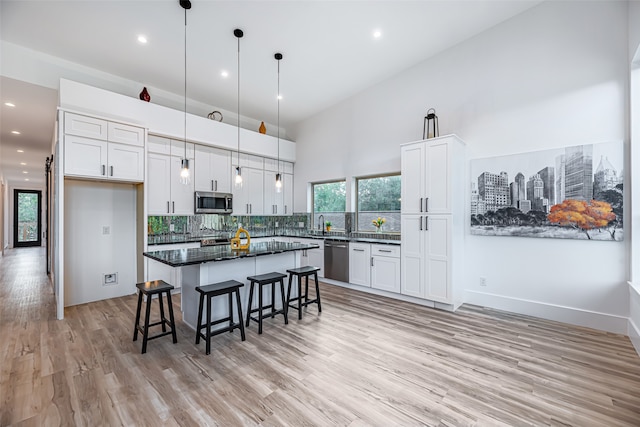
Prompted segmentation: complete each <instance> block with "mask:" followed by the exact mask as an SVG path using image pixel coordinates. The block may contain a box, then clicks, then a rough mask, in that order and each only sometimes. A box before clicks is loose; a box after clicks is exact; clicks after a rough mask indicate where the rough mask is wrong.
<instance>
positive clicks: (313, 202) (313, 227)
mask: <svg viewBox="0 0 640 427" xmlns="http://www.w3.org/2000/svg"><path fill="white" fill-rule="evenodd" d="M334 183H342V184H344V189H345V194H344V211H342V212H341V213H342V215H344V214H346V213H347V197H348V194H347V179H346V178H338V179H329V180H326V181H316V182H312V183H311V230H316V228H317V227H318V225H319V224H316V210H315V208H316V197H315V195H316V186H317V185H324V184H334ZM336 213H338V212H336ZM326 221H327V219H325V222H326ZM331 227H332V229H334V230H341V231H345V229H344V228H337V227H335V226H333V225H332V226H331ZM322 228H324V224H323V225H322Z"/></svg>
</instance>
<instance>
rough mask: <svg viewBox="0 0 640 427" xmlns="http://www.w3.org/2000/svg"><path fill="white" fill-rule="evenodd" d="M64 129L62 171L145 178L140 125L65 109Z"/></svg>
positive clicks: (123, 178)
mask: <svg viewBox="0 0 640 427" xmlns="http://www.w3.org/2000/svg"><path fill="white" fill-rule="evenodd" d="M64 130H65V136H64V153H65V155H64V160H65V166H64V170H65V175H67V176H77V177H83V178H93V179H105V180H119V181H128V182H142V181H144V139H145V131H144V129H143V128H140V127H136V126H131V125H126V124H123V123H116V122H110V121H107V120H102V119H98V118H95V117H89V116H83V115H79V114H74V113H68V112H67V113H65V115H64Z"/></svg>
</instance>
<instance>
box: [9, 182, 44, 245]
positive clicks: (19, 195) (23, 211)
mask: <svg viewBox="0 0 640 427" xmlns="http://www.w3.org/2000/svg"><path fill="white" fill-rule="evenodd" d="M13 202H14V203H13V246H14V247H22V246H40V245H41V243H42V241H41V232H40V230H41V227H42V224H41V217H42V215H41V202H42V192H41V191H39V190H14V198H13Z"/></svg>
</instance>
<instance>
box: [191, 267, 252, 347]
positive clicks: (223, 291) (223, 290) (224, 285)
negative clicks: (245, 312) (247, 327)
mask: <svg viewBox="0 0 640 427" xmlns="http://www.w3.org/2000/svg"><path fill="white" fill-rule="evenodd" d="M243 286H244V283H241V282H238V281H236V280H227V281H226V282H220V283H214V284H212V285H206V286H196V291H198V292H199V293H200V304H199V306H198V323H197V325H198V326H197V330H196V345H197V344H200V338H203V339H204V340H206V342H207V354H210V353H211V337H212V336H213V335H218V334H221V333H222V332H227V331H229V332H233V330H234V329H236V328H240V336H241V337H242V341H244V340H245V336H244V324H243V323H242V320H243V318H242V305H241V304H240V288H241V287H243ZM234 292H235V294H236V304H237V308H238V323H233V294H234ZM220 295H229V316H228V317H225V318H224V319H218V320H214V321H213V322H212V321H211V299H212V298H213V297H217V296H220ZM205 297H207V323H204V324H203V323H202V308H203V305H204V298H205ZM226 321H229V326H227V327H226V328H222V329H219V330H216V331H213V332H212V331H211V326H213V325H217V324H218V323H222V322H226ZM203 328H206V329H207V330H206V332H205V333H204V334H203V333H202V332H200V331H201V330H202V329H203Z"/></svg>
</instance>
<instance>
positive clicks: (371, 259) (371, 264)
mask: <svg viewBox="0 0 640 427" xmlns="http://www.w3.org/2000/svg"><path fill="white" fill-rule="evenodd" d="M371 267H373V257H371Z"/></svg>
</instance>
